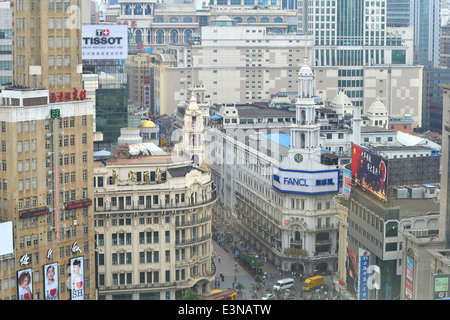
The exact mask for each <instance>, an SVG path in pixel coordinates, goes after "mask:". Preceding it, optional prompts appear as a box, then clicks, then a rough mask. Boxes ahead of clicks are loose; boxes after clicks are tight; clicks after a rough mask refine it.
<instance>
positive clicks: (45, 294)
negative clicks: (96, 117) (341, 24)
mask: <svg viewBox="0 0 450 320" xmlns="http://www.w3.org/2000/svg"><path fill="white" fill-rule="evenodd" d="M0 101H1V105H0V119H1V130H0V141H1V146H2V149H1V153H0V157H1V163H2V168H1V169H2V170H1V171H0V182H1V190H0V199H1V201H0V202H1V205H0V221H10V222H12V226H13V230H14V251H13V252H12V256H11V257H10V258H9V259H6V260H4V259H3V257H2V258H1V259H0V260H2V261H1V262H2V268H1V271H0V278H1V279H2V280H3V285H2V288H3V289H4V290H2V291H0V297H1V299H11V300H14V299H17V300H20V299H24V298H26V297H28V298H31V297H32V298H33V300H44V299H45V300H47V299H52V300H53V299H55V298H58V299H59V300H70V299H85V300H91V299H96V280H95V276H94V271H95V242H94V218H93V216H94V215H93V206H92V205H91V204H92V199H93V194H94V189H93V185H92V181H93V168H92V164H93V161H92V159H93V132H92V122H93V109H92V103H91V102H90V101H88V100H85V101H82V100H78V101H71V102H64V103H58V104H54V103H49V92H48V90H44V89H40V90H34V89H24V88H16V87H14V88H8V89H4V90H2V92H1V94H0ZM75 259H76V260H78V261H79V262H81V264H82V265H81V268H80V270H81V273H82V274H83V277H84V279H83V281H82V283H81V282H80V281H77V283H78V284H77V285H73V284H72V282H71V280H74V279H75V272H74V271H73V270H72V267H73V266H74V263H75ZM75 265H76V264H75ZM49 267H50V269H51V270H54V272H55V274H54V277H55V278H56V281H55V284H56V286H55V287H52V288H50V287H49V286H48V281H47V269H48V268H49ZM51 267H53V268H51ZM25 272H29V274H30V276H31V278H32V279H31V281H30V282H31V283H30V286H31V285H32V292H29V293H28V296H26V295H25V294H21V292H20V291H19V290H18V289H19V283H20V279H21V277H20V275H21V274H22V273H25ZM5 282H8V283H5ZM14 284H17V286H15V285H14Z"/></svg>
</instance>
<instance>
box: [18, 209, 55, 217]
mask: <svg viewBox="0 0 450 320" xmlns="http://www.w3.org/2000/svg"><path fill="white" fill-rule="evenodd" d="M47 213H49V209H48V208H41V209H36V210H28V211H23V212H20V214H19V216H20V218H30V217H36V216H41V215H43V214H47Z"/></svg>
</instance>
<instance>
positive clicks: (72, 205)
mask: <svg viewBox="0 0 450 320" xmlns="http://www.w3.org/2000/svg"><path fill="white" fill-rule="evenodd" d="M91 205H92V200H86V201H81V202H77V203H70V204H66V210H72V209H78V208H84V207H89V206H91Z"/></svg>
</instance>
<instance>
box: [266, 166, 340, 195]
mask: <svg viewBox="0 0 450 320" xmlns="http://www.w3.org/2000/svg"><path fill="white" fill-rule="evenodd" d="M272 173H273V174H272V186H273V187H274V188H275V189H277V190H278V191H281V192H287V193H300V194H322V193H335V192H339V170H325V171H300V170H285V169H281V168H278V167H276V166H273V167H272Z"/></svg>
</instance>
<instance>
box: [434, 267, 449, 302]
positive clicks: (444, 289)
mask: <svg viewBox="0 0 450 320" xmlns="http://www.w3.org/2000/svg"><path fill="white" fill-rule="evenodd" d="M449 283H450V274H442V273H441V274H434V275H433V284H432V285H433V300H449V298H450V286H449Z"/></svg>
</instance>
